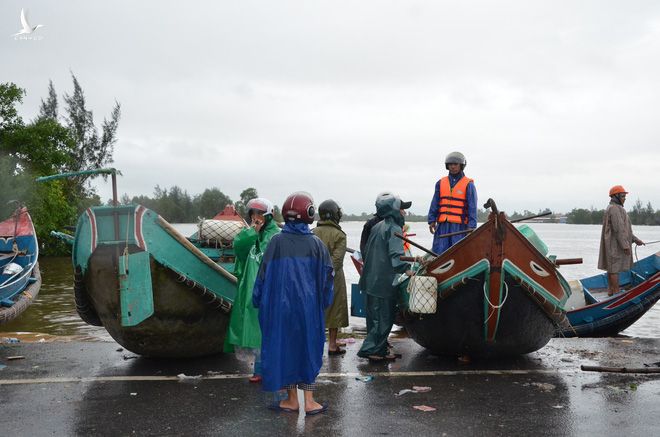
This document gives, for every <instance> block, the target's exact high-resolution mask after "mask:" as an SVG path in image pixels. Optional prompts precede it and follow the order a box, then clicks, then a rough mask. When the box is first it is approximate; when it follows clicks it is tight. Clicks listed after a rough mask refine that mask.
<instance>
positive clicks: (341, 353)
mask: <svg viewBox="0 0 660 437" xmlns="http://www.w3.org/2000/svg"><path fill="white" fill-rule="evenodd" d="M345 353H346V349H342V348H340V347H338V348H337V350H334V351H331V350H330V349H328V355H344V354H345Z"/></svg>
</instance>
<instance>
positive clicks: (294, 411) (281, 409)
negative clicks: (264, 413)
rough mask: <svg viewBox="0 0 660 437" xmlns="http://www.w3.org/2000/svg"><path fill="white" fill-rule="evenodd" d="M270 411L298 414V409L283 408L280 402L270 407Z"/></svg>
mask: <svg viewBox="0 0 660 437" xmlns="http://www.w3.org/2000/svg"><path fill="white" fill-rule="evenodd" d="M268 409H269V410H273V411H276V412H278V413H297V412H298V409H297V408H296V409H295V410H294V409H293V408H286V407H281V406H280V403H279V402H274V403H272V404H270V405H269V406H268Z"/></svg>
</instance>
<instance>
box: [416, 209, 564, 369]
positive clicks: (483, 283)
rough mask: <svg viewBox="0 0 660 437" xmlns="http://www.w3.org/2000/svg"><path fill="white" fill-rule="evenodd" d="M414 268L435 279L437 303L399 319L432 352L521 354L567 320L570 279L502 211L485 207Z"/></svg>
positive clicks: (544, 341)
mask: <svg viewBox="0 0 660 437" xmlns="http://www.w3.org/2000/svg"><path fill="white" fill-rule="evenodd" d="M419 274H420V275H422V276H427V277H433V278H435V280H436V281H437V293H438V297H437V304H436V309H435V312H434V313H433V314H419V313H415V312H412V311H414V310H417V309H419V310H420V311H422V312H423V311H425V309H424V308H417V307H415V306H413V307H412V309H410V308H409V309H408V310H406V311H405V314H404V317H403V320H404V326H405V328H406V330H407V331H408V333H409V334H410V336H411V337H412V338H413V339H414V340H415V341H416V342H418V343H419V344H420V345H421V346H424V347H425V348H427V349H429V350H431V351H433V352H434V353H436V354H442V355H463V354H465V355H469V356H473V357H484V358H491V357H500V356H510V355H519V354H525V353H529V352H533V351H536V350H538V349H540V348H542V347H543V346H545V345H546V344H547V343H548V341H550V339H551V338H552V337H553V335H554V333H555V331H556V329H557V326H560V325H562V324H564V323H566V312H565V310H564V303H565V302H566V300H567V299H568V297H569V296H570V293H571V291H570V286H569V285H568V283H567V282H566V280H565V279H564V278H563V277H562V276H561V275H560V274H559V272H558V271H557V269H556V266H555V265H554V263H553V262H552V261H551V260H549V259H548V258H546V257H545V256H544V255H543V254H542V253H540V252H539V251H538V250H537V249H536V248H535V246H533V245H532V244H531V243H530V242H529V241H528V240H527V238H526V237H525V236H523V235H522V234H521V233H520V232H519V231H518V230H517V229H516V228H515V227H514V226H513V225H512V224H511V223H509V222H508V220H507V219H506V216H505V215H504V214H503V213H491V215H490V217H489V220H488V221H487V222H486V223H484V224H483V225H482V226H480V227H479V228H477V229H476V230H475V231H474V232H472V233H471V234H470V235H469V236H467V237H466V238H464V239H463V240H461V241H460V242H458V243H457V244H456V245H454V246H452V247H451V248H449V249H448V250H447V251H446V252H444V253H442V254H441V255H440V256H438V257H436V258H434V259H432V260H431V261H430V262H428V264H426V265H425V266H424V268H423V269H422V270H421V271H420V273H419ZM415 301H416V302H417V301H418V300H415Z"/></svg>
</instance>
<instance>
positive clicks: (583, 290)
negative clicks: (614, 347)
mask: <svg viewBox="0 0 660 437" xmlns="http://www.w3.org/2000/svg"><path fill="white" fill-rule="evenodd" d="M570 284H571V286H572V287H573V289H574V291H573V294H572V296H571V298H570V299H569V300H568V303H567V304H566V308H567V310H568V311H567V313H566V315H567V317H568V321H569V322H570V326H568V327H564V328H563V329H560V330H558V331H557V337H613V336H616V335H617V334H619V333H620V332H621V331H623V330H624V329H626V328H628V327H629V326H630V325H632V324H633V323H635V322H636V321H637V320H638V319H639V318H640V317H642V316H643V315H644V314H645V313H646V312H647V311H648V310H650V309H651V308H652V307H653V305H655V304H656V302H657V301H658V299H660V252H658V253H656V254H654V255H651V256H648V257H646V258H643V259H641V260H639V261H637V262H635V263H634V264H633V268H632V269H631V270H629V271H627V272H622V273H619V284H620V286H621V292H620V293H617V294H615V295H614V296H608V295H607V292H608V288H607V273H602V274H600V275H595V276H591V277H588V278H584V279H580V280H579V281H571V282H570Z"/></svg>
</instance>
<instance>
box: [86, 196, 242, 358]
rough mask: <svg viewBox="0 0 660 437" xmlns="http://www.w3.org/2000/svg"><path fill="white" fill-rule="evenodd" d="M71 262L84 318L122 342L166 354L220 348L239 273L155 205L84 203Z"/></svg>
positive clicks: (208, 351)
mask: <svg viewBox="0 0 660 437" xmlns="http://www.w3.org/2000/svg"><path fill="white" fill-rule="evenodd" d="M73 263H74V271H75V287H74V291H75V299H76V306H77V309H78V313H79V314H80V316H81V318H82V319H83V320H84V321H86V322H87V323H90V324H92V325H102V326H103V327H104V328H105V329H106V330H107V331H108V333H109V334H110V335H111V336H112V338H114V339H115V340H116V341H117V343H119V344H120V345H122V346H123V347H124V348H126V349H127V350H130V351H131V352H134V353H137V354H140V355H146V356H152V357H171V358H178V357H197V356H204V355H211V354H215V353H219V352H222V350H223V346H224V339H225V333H226V331H227V327H228V325H229V314H230V310H231V305H232V302H233V299H234V296H235V292H236V278H235V277H234V276H233V275H232V274H231V273H229V272H228V271H227V270H226V269H223V268H222V267H221V266H219V265H218V264H217V263H214V262H213V261H212V260H211V259H210V258H208V256H206V255H205V254H204V253H202V252H201V251H200V250H199V248H197V247H195V246H194V245H193V244H192V243H191V242H190V241H188V240H187V239H186V238H185V237H184V236H182V235H181V234H180V233H178V231H176V229H174V228H173V227H172V226H171V225H170V224H169V223H167V222H166V221H165V220H163V219H162V218H161V217H159V216H158V215H157V214H155V213H154V212H153V211H150V210H148V209H146V208H144V207H142V206H133V205H127V206H118V207H97V208H93V209H89V210H87V211H86V212H85V213H84V214H83V215H82V216H81V218H80V220H79V222H78V226H77V229H76V237H75V241H74V250H73Z"/></svg>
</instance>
